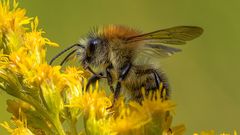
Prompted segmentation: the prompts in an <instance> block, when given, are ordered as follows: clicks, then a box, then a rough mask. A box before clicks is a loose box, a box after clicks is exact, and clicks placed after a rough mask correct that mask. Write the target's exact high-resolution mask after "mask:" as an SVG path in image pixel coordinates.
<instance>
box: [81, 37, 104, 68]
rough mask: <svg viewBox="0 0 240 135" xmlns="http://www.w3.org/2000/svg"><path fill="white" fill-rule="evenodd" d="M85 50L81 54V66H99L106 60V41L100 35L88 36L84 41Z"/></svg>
mask: <svg viewBox="0 0 240 135" xmlns="http://www.w3.org/2000/svg"><path fill="white" fill-rule="evenodd" d="M85 44H86V45H85V52H84V53H83V56H82V64H83V66H87V65H91V66H99V65H102V64H105V63H107V61H108V48H107V41H106V40H104V39H103V38H100V37H89V38H87V41H86V42H85Z"/></svg>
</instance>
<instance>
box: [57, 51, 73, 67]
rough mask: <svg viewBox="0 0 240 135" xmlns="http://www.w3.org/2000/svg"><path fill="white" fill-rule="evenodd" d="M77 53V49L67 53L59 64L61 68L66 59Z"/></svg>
mask: <svg viewBox="0 0 240 135" xmlns="http://www.w3.org/2000/svg"><path fill="white" fill-rule="evenodd" d="M76 51H77V49H75V50H73V51H71V52H70V53H68V55H67V56H66V57H65V58H64V59H63V61H62V62H61V64H60V65H61V66H62V65H63V64H64V62H66V61H67V59H68V58H69V57H70V56H71V55H72V54H73V53H75V52H76Z"/></svg>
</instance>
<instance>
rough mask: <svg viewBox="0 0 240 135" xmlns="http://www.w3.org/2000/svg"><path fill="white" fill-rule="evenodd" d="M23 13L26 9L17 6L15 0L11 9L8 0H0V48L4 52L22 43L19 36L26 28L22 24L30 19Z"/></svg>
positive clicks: (7, 52)
mask: <svg viewBox="0 0 240 135" xmlns="http://www.w3.org/2000/svg"><path fill="white" fill-rule="evenodd" d="M25 14H26V10H25V9H20V8H18V3H17V2H16V1H15V0H14V4H13V8H12V9H11V8H10V2H9V0H8V1H0V41H1V44H0V49H3V50H4V53H5V54H9V53H10V52H12V51H15V50H17V49H18V48H19V47H20V46H21V45H22V41H23V40H22V38H21V37H22V34H23V33H24V32H25V29H26V28H24V27H23V26H24V25H26V24H29V23H30V20H31V18H28V17H26V16H25Z"/></svg>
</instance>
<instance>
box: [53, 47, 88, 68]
mask: <svg viewBox="0 0 240 135" xmlns="http://www.w3.org/2000/svg"><path fill="white" fill-rule="evenodd" d="M75 46H79V47H81V48H83V49H84V48H85V47H84V46H83V45H81V44H74V45H71V46H69V47H68V48H66V49H64V50H63V51H61V52H60V53H59V54H57V55H56V56H55V57H53V58H52V59H51V61H50V62H49V65H52V63H53V61H54V60H56V59H57V58H58V57H59V56H61V55H62V54H63V53H65V52H66V51H68V50H70V49H72V48H73V47H75ZM72 53H74V52H72ZM68 57H69V56H68Z"/></svg>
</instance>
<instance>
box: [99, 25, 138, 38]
mask: <svg viewBox="0 0 240 135" xmlns="http://www.w3.org/2000/svg"><path fill="white" fill-rule="evenodd" d="M97 34H98V35H101V36H103V37H105V38H107V39H114V38H120V39H126V38H128V37H131V36H136V35H139V34H140V32H139V31H137V30H135V29H132V28H128V27H125V26H121V25H107V26H103V27H100V28H99V29H98V31H97Z"/></svg>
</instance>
